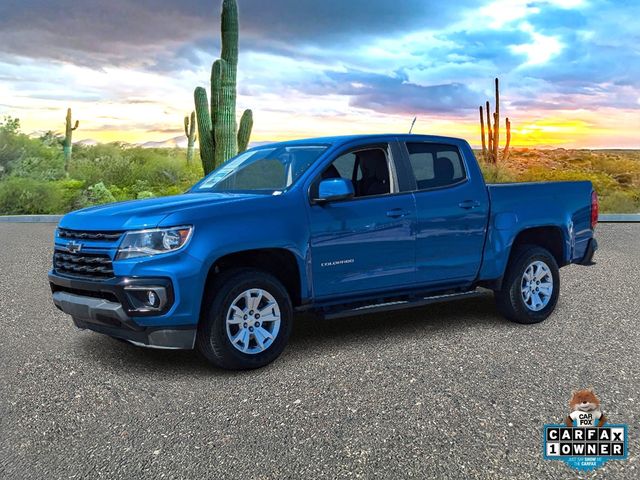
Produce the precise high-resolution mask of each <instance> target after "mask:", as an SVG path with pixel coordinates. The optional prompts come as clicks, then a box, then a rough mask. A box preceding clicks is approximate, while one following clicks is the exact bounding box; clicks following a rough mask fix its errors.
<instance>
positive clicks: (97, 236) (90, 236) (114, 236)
mask: <svg viewBox="0 0 640 480" xmlns="http://www.w3.org/2000/svg"><path fill="white" fill-rule="evenodd" d="M121 235H122V232H113V231H105V232H94V231H83V230H68V229H66V228H59V229H58V236H59V237H60V238H67V239H70V240H96V241H106V242H114V241H116V240H118V239H119V238H120V236H121Z"/></svg>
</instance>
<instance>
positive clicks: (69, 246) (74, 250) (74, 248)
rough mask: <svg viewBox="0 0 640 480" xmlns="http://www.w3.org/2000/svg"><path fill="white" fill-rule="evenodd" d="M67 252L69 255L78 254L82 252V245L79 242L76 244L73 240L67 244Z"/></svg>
mask: <svg viewBox="0 0 640 480" xmlns="http://www.w3.org/2000/svg"><path fill="white" fill-rule="evenodd" d="M67 250H68V251H69V253H78V252H79V251H80V250H82V244H81V243H78V242H74V241H73V240H72V241H70V242H69V243H67Z"/></svg>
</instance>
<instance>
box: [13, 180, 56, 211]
mask: <svg viewBox="0 0 640 480" xmlns="http://www.w3.org/2000/svg"><path fill="white" fill-rule="evenodd" d="M62 200H63V195H62V191H61V189H60V188H59V185H58V184H57V183H55V182H46V181H42V180H35V179H32V178H20V177H10V178H7V179H4V180H3V181H2V182H0V212H1V213H2V214H5V215H28V214H36V213H59V212H60V211H62V210H63V208H64V207H63V201H62Z"/></svg>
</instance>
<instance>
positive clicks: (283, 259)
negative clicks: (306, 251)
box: [202, 248, 302, 309]
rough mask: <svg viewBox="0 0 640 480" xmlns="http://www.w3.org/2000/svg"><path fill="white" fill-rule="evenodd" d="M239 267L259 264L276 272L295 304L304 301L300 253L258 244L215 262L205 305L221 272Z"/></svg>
mask: <svg viewBox="0 0 640 480" xmlns="http://www.w3.org/2000/svg"><path fill="white" fill-rule="evenodd" d="M235 268H255V269H257V270H261V271H264V272H266V273H269V274H271V275H273V276H274V277H275V278H277V279H278V281H279V282H280V283H282V285H283V286H284V287H285V289H286V290H287V292H288V293H289V296H290V298H291V303H292V304H293V306H294V307H295V306H298V305H300V304H301V302H302V300H301V297H302V294H301V291H302V284H301V275H300V268H299V265H298V260H297V258H296V255H295V254H294V253H293V252H291V251H290V250H288V249H286V248H258V249H251V250H241V251H237V252H232V253H227V254H225V255H223V256H221V257H219V258H217V259H216V260H215V261H214V262H213V263H212V265H211V266H210V267H209V271H208V273H207V277H206V281H205V284H204V291H203V302H202V309H204V308H206V303H207V295H211V294H212V291H211V290H212V289H211V287H212V285H213V282H214V280H215V278H216V277H217V275H219V274H220V273H222V272H225V271H228V270H230V269H235Z"/></svg>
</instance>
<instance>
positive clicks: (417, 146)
mask: <svg viewBox="0 0 640 480" xmlns="http://www.w3.org/2000/svg"><path fill="white" fill-rule="evenodd" d="M407 150H408V151H409V162H410V163H411V167H412V169H413V174H414V175H415V177H416V183H417V186H418V190H425V189H428V188H439V187H446V186H448V185H454V184H456V183H459V182H460V181H462V180H464V179H465V178H466V173H465V170H464V164H463V163H462V157H461V156H460V152H459V151H458V149H457V148H456V147H454V146H453V145H445V144H439V143H407Z"/></svg>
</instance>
